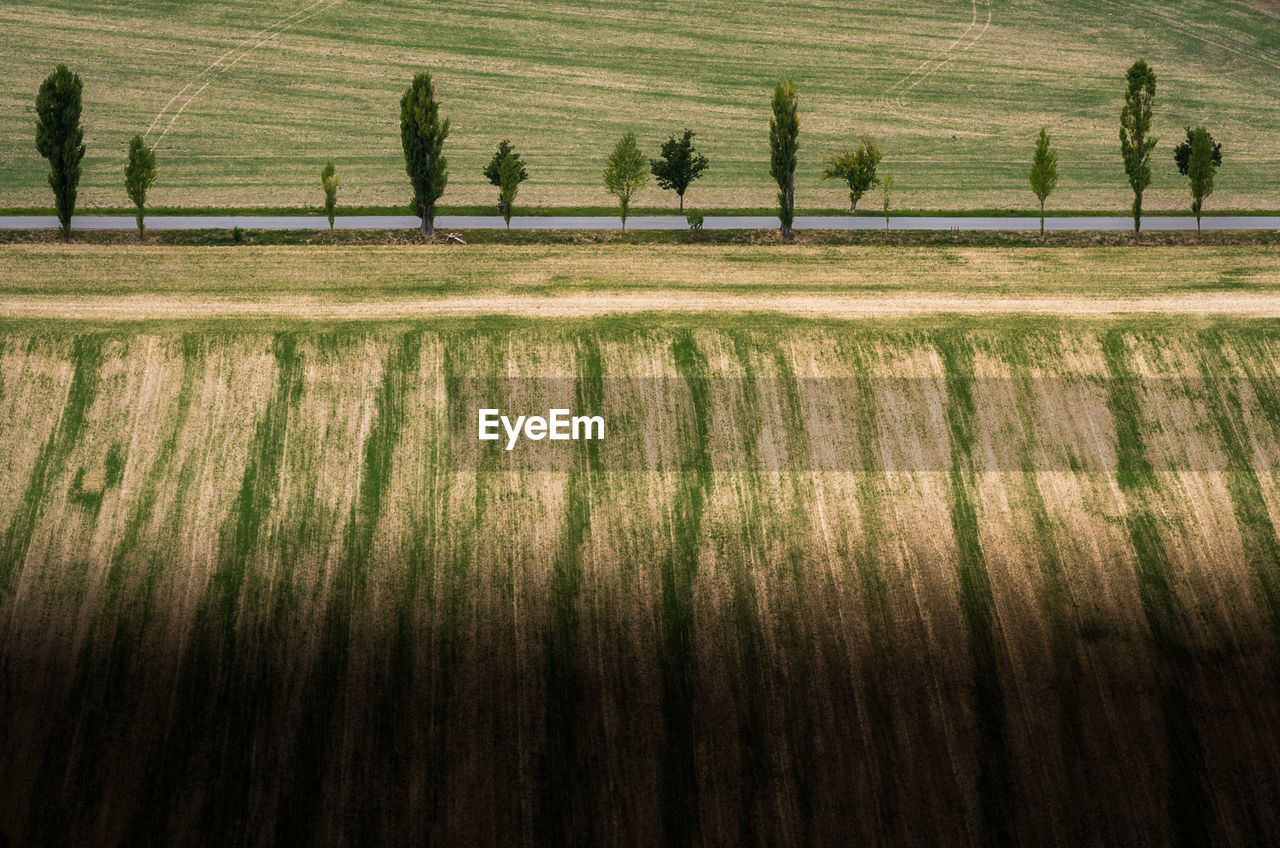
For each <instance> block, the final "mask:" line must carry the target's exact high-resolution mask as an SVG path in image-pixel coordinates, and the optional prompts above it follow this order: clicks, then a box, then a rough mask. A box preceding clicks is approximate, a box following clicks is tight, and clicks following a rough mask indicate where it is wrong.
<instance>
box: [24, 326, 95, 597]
mask: <svg viewBox="0 0 1280 848" xmlns="http://www.w3.org/2000/svg"><path fill="white" fill-rule="evenodd" d="M102 343H103V339H102V337H101V336H98V335H92V334H91V335H84V336H80V337H78V338H77V339H76V340H75V343H74V345H73V348H72V354H71V358H72V365H73V368H74V370H73V372H72V376H71V385H70V387H69V388H68V389H67V398H66V400H65V401H64V403H63V407H62V415H61V416H59V418H58V424H57V426H56V427H55V428H54V430H53V432H52V433H51V434H50V435H49V439H48V441H46V442H45V444H44V446H43V447H41V449H40V453H39V455H38V456H37V457H36V462H35V465H34V466H33V467H32V469H31V476H30V477H29V478H27V487H26V489H25V490H24V491H23V494H22V501H21V506H19V507H18V510H17V513H16V514H15V515H14V517H13V520H12V521H11V522H10V524H9V528H8V529H7V530H6V531H5V534H4V538H3V540H0V593H4V592H11V591H12V590H13V581H14V580H15V579H16V577H17V575H18V573H19V571H20V570H21V568H22V565H23V563H24V562H25V561H26V558H27V551H28V550H30V548H31V537H32V535H33V534H34V533H35V529H36V525H37V523H38V522H39V518H40V504H41V503H42V502H43V500H44V498H46V497H48V496H50V495H52V494H53V493H52V490H51V487H52V485H53V483H54V481H55V480H56V479H57V476H58V474H59V472H61V471H62V469H63V466H64V465H65V463H66V460H67V457H68V456H70V455H71V451H72V449H74V448H75V445H76V442H77V441H79V438H80V431H81V429H82V428H83V427H84V425H85V422H86V421H87V419H88V416H89V409H90V408H91V407H92V406H93V401H94V399H95V398H96V397H97V395H98V384H99V380H100V374H99V372H100V369H101V367H102Z"/></svg>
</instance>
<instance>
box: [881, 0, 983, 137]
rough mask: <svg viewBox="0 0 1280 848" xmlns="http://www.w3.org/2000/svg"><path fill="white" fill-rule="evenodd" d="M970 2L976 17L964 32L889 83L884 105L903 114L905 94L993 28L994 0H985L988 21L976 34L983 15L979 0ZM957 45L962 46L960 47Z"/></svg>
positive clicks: (968, 48) (884, 96) (882, 102)
mask: <svg viewBox="0 0 1280 848" xmlns="http://www.w3.org/2000/svg"><path fill="white" fill-rule="evenodd" d="M970 2H971V4H972V6H973V17H972V18H971V20H970V21H969V26H968V27H966V28H965V31H964V32H962V33H960V35H959V36H957V37H956V38H955V40H953V41H952V42H951V43H950V44H948V45H947V46H946V47H944V48H942V49H941V50H939V51H938V52H937V53H934V54H933V55H932V56H930V57H929V58H928V59H925V60H924V61H923V62H921V63H920V64H919V65H917V66H916V67H915V68H914V69H913V70H912V71H911V73H909V74H907V75H906V76H904V77H903V78H902V79H900V80H898V81H897V82H895V83H894V84H893V85H891V86H889V88H888V89H886V90H885V93H884V95H883V96H882V97H881V98H880V103H881V105H882V106H884V107H885V108H887V109H889V110H890V111H892V112H893V113H895V114H897V115H899V116H901V115H902V113H903V111H904V110H905V109H906V97H907V95H908V94H909V93H911V91H912V90H913V89H915V88H916V86H918V85H920V83H922V82H924V81H925V80H926V79H928V78H929V77H931V76H933V75H934V74H935V73H937V72H938V71H939V70H941V69H942V68H944V67H946V66H947V65H948V64H950V63H951V61H952V60H953V59H955V57H956V55H958V54H959V53H965V52H967V51H969V50H971V49H973V46H974V45H975V44H977V43H978V42H979V41H981V40H982V37H983V36H984V35H986V33H987V30H988V29H990V28H991V0H983V5H984V6H986V9H987V20H986V22H985V23H984V24H983V25H982V28H981V29H978V31H977V33H974V30H975V29H977V28H978V20H979V17H980V15H979V8H978V0H970ZM961 45H963V46H961ZM957 47H959V48H960V49H959V50H957V49H956V48H957Z"/></svg>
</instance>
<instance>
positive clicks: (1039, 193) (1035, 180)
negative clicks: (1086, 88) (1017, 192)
mask: <svg viewBox="0 0 1280 848" xmlns="http://www.w3.org/2000/svg"><path fill="white" fill-rule="evenodd" d="M1027 178H1028V179H1029V180H1030V181H1031V190H1032V191H1033V192H1035V194H1036V198H1037V199H1038V200H1039V201H1040V238H1044V202H1045V201H1046V200H1048V199H1049V195H1051V194H1053V190H1054V189H1055V188H1057V187H1058V154H1057V153H1055V152H1054V150H1053V147H1052V146H1051V145H1050V144H1049V133H1048V130H1047V129H1046V128H1045V127H1041V128H1040V137H1039V138H1037V139H1036V155H1035V158H1033V159H1032V160H1031V173H1030V174H1028V176H1027Z"/></svg>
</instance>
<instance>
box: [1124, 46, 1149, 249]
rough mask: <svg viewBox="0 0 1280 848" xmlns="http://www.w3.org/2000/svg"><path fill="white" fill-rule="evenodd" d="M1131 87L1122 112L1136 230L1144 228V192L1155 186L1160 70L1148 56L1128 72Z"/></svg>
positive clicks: (1125, 164)
mask: <svg viewBox="0 0 1280 848" xmlns="http://www.w3.org/2000/svg"><path fill="white" fill-rule="evenodd" d="M1126 78H1127V80H1128V88H1127V89H1126V90H1125V95H1124V109H1122V110H1121V112H1120V153H1121V155H1122V156H1123V157H1124V172H1125V174H1127V175H1128V177H1129V185H1130V186H1131V187H1132V188H1133V232H1134V234H1135V235H1136V234H1138V233H1140V232H1141V231H1142V193H1143V192H1144V191H1146V189H1147V186H1149V185H1151V151H1152V150H1154V149H1155V146H1156V140H1155V139H1154V138H1152V137H1151V104H1152V101H1153V100H1155V96H1156V72H1155V71H1153V70H1152V69H1151V66H1150V65H1148V64H1147V60H1146V59H1139V60H1138V61H1136V62H1134V63H1133V66H1132V67H1131V68H1129V71H1128V73H1127V74H1126Z"/></svg>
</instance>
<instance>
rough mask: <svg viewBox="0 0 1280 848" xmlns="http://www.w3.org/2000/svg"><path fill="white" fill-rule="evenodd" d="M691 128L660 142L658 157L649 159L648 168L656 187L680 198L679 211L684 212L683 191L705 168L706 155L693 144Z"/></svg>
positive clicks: (707, 163)
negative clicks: (682, 133)
mask: <svg viewBox="0 0 1280 848" xmlns="http://www.w3.org/2000/svg"><path fill="white" fill-rule="evenodd" d="M695 135H696V133H695V132H694V131H693V130H688V129H687V130H685V131H684V135H682V136H681V137H680V138H679V139H677V138H676V137H675V136H674V135H673V136H671V137H670V138H668V139H667V140H666V141H664V142H663V143H662V152H661V153H660V154H659V156H660V158H658V159H650V160H649V168H650V170H651V171H653V176H654V178H655V179H656V180H657V182H658V187H659V188H662V189H664V190H666V191H674V192H675V193H676V195H677V196H679V198H680V211H681V212H684V193H685V192H686V191H688V189H689V184H690V183H692V182H693V181H694V180H696V179H698V177H700V176H702V172H703V171H705V170H706V169H707V165H709V164H710V162H708V160H707V157H705V156H703V155H702V154H701V153H699V152H698V151H697V148H695V147H694V146H693V137H694V136H695Z"/></svg>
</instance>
